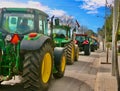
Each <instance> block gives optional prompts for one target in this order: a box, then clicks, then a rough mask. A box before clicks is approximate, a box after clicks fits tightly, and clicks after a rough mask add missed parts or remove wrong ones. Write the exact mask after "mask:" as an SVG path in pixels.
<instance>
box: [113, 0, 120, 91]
mask: <svg viewBox="0 0 120 91" xmlns="http://www.w3.org/2000/svg"><path fill="white" fill-rule="evenodd" d="M119 6H120V0H114V6H113V30H112V75H113V76H116V78H117V84H118V91H120V81H119V68H118V56H117V32H118V22H119Z"/></svg>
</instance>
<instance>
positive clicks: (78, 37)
mask: <svg viewBox="0 0 120 91" xmlns="http://www.w3.org/2000/svg"><path fill="white" fill-rule="evenodd" d="M76 40H78V41H80V42H83V41H84V40H88V38H87V37H86V36H76Z"/></svg>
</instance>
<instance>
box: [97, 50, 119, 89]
mask: <svg viewBox="0 0 120 91" xmlns="http://www.w3.org/2000/svg"><path fill="white" fill-rule="evenodd" d="M108 60H109V63H111V61H112V60H111V52H110V53H109V59H108ZM101 62H102V63H103V62H104V63H105V62H106V53H105V52H101V53H100V58H99V67H98V73H97V76H96V84H95V91H117V80H116V77H115V76H112V75H111V68H112V64H101Z"/></svg>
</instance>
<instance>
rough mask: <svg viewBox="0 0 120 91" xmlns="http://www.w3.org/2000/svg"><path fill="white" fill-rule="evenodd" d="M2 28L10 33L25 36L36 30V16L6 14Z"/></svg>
mask: <svg viewBox="0 0 120 91" xmlns="http://www.w3.org/2000/svg"><path fill="white" fill-rule="evenodd" d="M2 28H3V29H4V30H5V31H7V32H9V33H19V34H23V33H26V32H30V31H31V30H33V29H34V15H33V14H24V13H23V14H21V13H4V15H3V21H2Z"/></svg>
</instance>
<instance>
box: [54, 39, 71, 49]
mask: <svg viewBox="0 0 120 91" xmlns="http://www.w3.org/2000/svg"><path fill="white" fill-rule="evenodd" d="M70 41H71V39H66V38H54V43H55V45H57V46H59V47H64V45H65V44H67V43H69V42H70Z"/></svg>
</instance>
